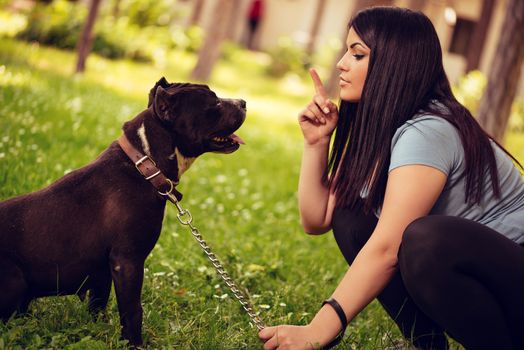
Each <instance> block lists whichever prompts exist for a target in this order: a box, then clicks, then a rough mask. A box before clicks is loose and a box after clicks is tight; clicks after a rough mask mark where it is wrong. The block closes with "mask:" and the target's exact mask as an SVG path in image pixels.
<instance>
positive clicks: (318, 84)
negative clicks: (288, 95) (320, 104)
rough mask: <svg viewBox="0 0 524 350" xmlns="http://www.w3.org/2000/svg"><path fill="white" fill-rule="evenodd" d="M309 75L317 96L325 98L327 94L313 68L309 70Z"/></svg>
mask: <svg viewBox="0 0 524 350" xmlns="http://www.w3.org/2000/svg"><path fill="white" fill-rule="evenodd" d="M309 75H311V79H313V85H315V91H316V92H317V94H319V95H320V96H322V97H325V98H327V93H326V90H325V89H324V84H322V80H320V77H319V76H318V73H317V71H316V70H315V68H311V69H310V70H309Z"/></svg>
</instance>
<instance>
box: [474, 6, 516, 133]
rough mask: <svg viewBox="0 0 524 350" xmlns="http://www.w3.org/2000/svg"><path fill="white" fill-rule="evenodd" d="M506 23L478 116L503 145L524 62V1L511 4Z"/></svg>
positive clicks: (485, 128) (501, 33) (508, 8)
mask: <svg viewBox="0 0 524 350" xmlns="http://www.w3.org/2000/svg"><path fill="white" fill-rule="evenodd" d="M503 23H504V24H503V26H502V28H501V31H500V36H499V41H498V46H497V49H496V50H495V52H496V53H497V54H495V55H494V56H493V61H492V63H491V70H490V72H489V78H488V86H487V88H486V91H485V92H484V95H483V96H482V101H481V103H480V108H479V112H478V118H479V122H480V125H482V127H483V128H484V130H486V132H487V133H488V134H490V135H491V136H492V137H493V138H495V139H496V140H497V141H499V142H503V141H504V134H505V132H506V126H507V124H508V119H509V116H510V112H511V104H512V103H513V100H514V98H515V95H516V93H517V84H518V82H519V78H520V73H521V68H522V63H523V61H524V1H522V0H509V3H508V5H507V9H506V15H505V18H504V20H503Z"/></svg>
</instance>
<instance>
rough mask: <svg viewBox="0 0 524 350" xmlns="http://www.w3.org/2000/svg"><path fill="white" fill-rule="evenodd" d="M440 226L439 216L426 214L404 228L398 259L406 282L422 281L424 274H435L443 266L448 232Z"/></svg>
mask: <svg viewBox="0 0 524 350" xmlns="http://www.w3.org/2000/svg"><path fill="white" fill-rule="evenodd" d="M439 226H440V225H439V220H438V218H436V217H432V216H425V217H421V218H418V219H416V220H414V221H413V222H412V223H410V224H409V225H408V226H407V227H406V229H405V230H404V234H403V236H402V241H401V244H400V250H399V253H398V261H399V268H400V272H401V274H402V278H403V279H404V281H405V283H406V284H409V280H411V279H415V280H417V281H420V279H421V278H423V277H424V276H431V275H433V273H434V272H435V269H436V268H438V267H439V266H441V262H442V256H443V254H442V252H443V251H444V250H445V245H446V239H445V236H446V232H443V231H442V230H441V227H439ZM444 255H445V254H444ZM406 280H408V281H406Z"/></svg>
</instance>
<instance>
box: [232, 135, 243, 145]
mask: <svg viewBox="0 0 524 350" xmlns="http://www.w3.org/2000/svg"><path fill="white" fill-rule="evenodd" d="M229 137H231V139H232V140H233V141H235V142H237V143H239V144H241V145H245V144H246V143H245V142H244V140H242V139H241V138H240V136H238V135H236V134H231V136H229Z"/></svg>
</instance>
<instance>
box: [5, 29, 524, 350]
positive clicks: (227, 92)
mask: <svg viewBox="0 0 524 350" xmlns="http://www.w3.org/2000/svg"><path fill="white" fill-rule="evenodd" d="M0 47H2V49H0V198H1V199H6V198H9V197H12V196H15V195H19V194H22V193H26V192H30V191H34V190H37V189H39V188H42V187H44V186H46V185H48V184H50V183H52V182H53V181H55V180H56V179H58V178H60V177H61V176H63V175H64V174H65V173H67V172H68V171H70V170H71V169H75V168H78V167H80V166H82V165H84V164H86V163H88V162H90V161H92V160H93V159H94V158H95V157H96V156H97V155H98V154H99V153H100V152H102V151H103V150H104V149H105V148H106V147H107V145H108V144H109V143H110V142H111V141H113V140H114V139H116V138H117V137H118V136H119V135H120V132H121V131H120V128H121V125H122V123H123V122H124V121H126V120H128V119H130V118H131V117H133V116H134V115H136V114H137V113H138V112H140V111H141V110H142V109H143V108H144V106H145V105H146V101H147V94H148V92H149V89H150V88H151V87H152V86H153V85H154V83H155V81H156V80H157V79H158V78H160V77H161V76H166V78H167V79H168V80H169V81H186V80H187V79H188V78H187V77H188V74H189V71H190V69H191V68H192V66H193V64H194V62H195V57H194V56H192V55H187V54H182V53H174V54H172V56H170V57H169V60H168V64H167V65H166V66H162V67H153V66H147V65H140V64H136V63H133V62H128V61H108V60H105V59H101V58H99V57H96V56H92V57H90V59H89V61H88V72H87V73H86V74H85V75H84V76H72V75H71V74H70V73H71V72H72V70H73V66H74V58H75V57H74V55H73V54H72V53H69V52H64V51H58V50H54V49H49V48H45V47H39V46H38V45H36V44H33V45H31V44H23V43H19V42H15V41H11V40H7V39H0ZM265 60H266V58H265V57H264V56H263V55H257V54H253V53H247V52H241V51H239V52H236V53H235V54H234V55H231V56H229V58H228V59H227V60H225V61H222V62H221V63H220V65H219V66H218V67H217V69H216V70H215V72H214V75H213V77H212V80H211V82H210V83H209V84H210V86H212V88H213V89H214V90H215V91H217V92H218V93H219V95H222V96H227V97H242V98H244V99H246V100H247V101H248V118H247V120H246V123H245V124H244V126H243V127H242V128H241V130H240V132H239V134H240V135H241V136H242V137H243V139H244V140H246V142H247V145H245V146H242V147H241V149H240V150H239V151H237V152H236V153H234V154H232V155H216V154H206V155H204V156H202V157H201V158H199V159H198V160H197V161H196V162H195V164H194V165H193V166H192V168H191V169H190V171H188V172H187V173H186V174H184V176H183V178H182V181H181V184H180V186H179V190H180V191H181V192H182V193H183V194H184V196H185V197H184V200H183V202H182V205H183V206H184V207H187V208H189V209H190V210H191V212H192V214H193V217H194V224H195V225H196V226H197V227H198V228H199V230H200V231H201V233H202V234H203V235H204V238H205V239H206V240H207V241H208V242H209V244H210V245H211V247H212V248H213V249H214V251H215V252H216V254H217V255H218V256H219V257H220V258H221V259H222V261H223V262H224V263H225V266H226V268H227V271H229V272H230V274H231V275H232V276H233V277H234V279H235V280H236V281H237V282H238V283H239V284H240V285H241V286H242V287H243V288H247V289H248V290H249V291H250V293H251V296H252V300H253V302H254V304H255V309H256V311H257V312H259V313H260V316H261V317H262V319H263V321H264V322H265V323H267V324H268V325H273V324H281V323H290V324H307V322H308V321H310V320H311V318H312V317H313V316H314V314H315V312H316V311H317V310H318V308H319V306H320V302H321V301H322V300H323V299H325V298H326V297H328V296H329V295H330V294H331V292H332V291H333V289H334V288H335V287H336V285H337V282H338V280H339V279H340V278H341V277H342V275H343V273H344V272H345V270H346V265H345V263H344V260H343V257H342V255H341V254H340V253H339V252H338V248H337V247H336V244H335V242H334V240H333V239H332V237H331V234H326V235H323V236H318V237H317V236H308V235H306V234H304V233H303V231H302V229H301V227H300V224H299V217H298V208H297V198H296V188H297V181H298V174H299V167H300V154H301V145H302V141H301V136H300V130H299V128H298V126H297V123H296V114H297V112H298V111H299V110H300V109H301V108H302V106H303V105H305V104H306V102H307V101H308V99H309V97H310V94H311V91H310V90H311V88H310V86H309V85H308V82H307V81H303V80H302V79H301V78H300V77H297V78H296V79H287V80H281V81H279V80H271V79H268V78H266V77H265V76H264V75H263V71H264V68H265V63H264V62H265ZM238 72H242V73H241V74H239V73H238ZM523 145H524V137H523V135H516V134H515V135H510V136H509V138H508V148H509V149H510V151H513V152H514V154H515V155H516V156H517V157H518V158H519V159H521V160H523V159H524V153H523V152H524V147H523ZM142 304H143V307H144V322H143V335H144V341H145V347H146V348H150V349H168V348H178V349H255V348H261V343H260V342H259V341H258V338H257V336H256V335H257V332H256V330H255V329H254V328H253V327H252V326H251V325H250V324H249V322H248V317H247V315H246V314H245V313H244V312H243V311H242V310H241V307H240V305H239V304H238V302H237V301H236V300H234V299H233V298H232V295H231V294H230V293H229V292H228V290H227V289H226V288H225V287H224V285H223V284H222V283H221V280H220V279H219V278H218V277H217V275H216V274H215V272H214V270H213V268H212V267H211V265H210V264H209V263H208V261H207V260H206V258H205V255H204V254H203V253H202V251H201V250H200V247H199V246H198V245H197V243H196V242H195V241H194V239H193V237H192V236H191V234H190V232H189V231H188V230H186V228H184V227H181V226H180V225H179V224H178V221H177V219H176V211H175V209H174V208H173V207H171V208H168V210H167V214H166V217H165V220H164V226H163V231H162V235H161V237H160V240H159V242H158V244H157V245H156V247H155V249H154V250H153V253H152V254H151V255H150V257H149V258H148V259H147V261H146V272H145V281H144V287H143V293H142ZM119 334H120V330H119V317H118V312H117V306H116V301H115V298H114V294H112V296H111V299H110V304H109V306H108V310H107V312H106V313H105V314H104V315H103V316H101V318H100V319H99V320H98V321H96V322H94V321H92V320H91V318H90V316H89V314H88V313H87V309H86V304H85V303H82V302H80V301H79V300H78V299H77V298H76V297H72V296H69V297H60V298H43V299H39V300H37V301H34V302H33V303H32V304H31V307H30V310H29V314H27V315H24V316H18V317H13V318H12V319H11V320H10V321H9V322H8V323H7V324H0V350H3V349H125V348H126V347H125V342H123V341H121V340H119ZM347 334H348V337H347V338H346V341H345V342H344V343H343V344H342V345H340V346H339V348H348V349H349V348H352V349H357V348H358V349H382V348H386V347H387V346H389V345H391V344H393V343H396V342H401V341H402V340H401V337H400V335H399V332H398V331H397V329H396V327H395V326H394V324H393V323H392V322H391V321H390V320H389V318H388V317H387V315H386V314H385V312H384V311H383V310H382V309H381V308H380V306H379V305H378V304H377V302H373V303H372V304H371V305H370V306H369V307H368V308H366V309H365V311H363V312H362V313H361V314H360V315H359V316H358V317H357V318H356V320H355V321H354V322H352V324H351V325H350V327H349V328H348V332H347Z"/></svg>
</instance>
